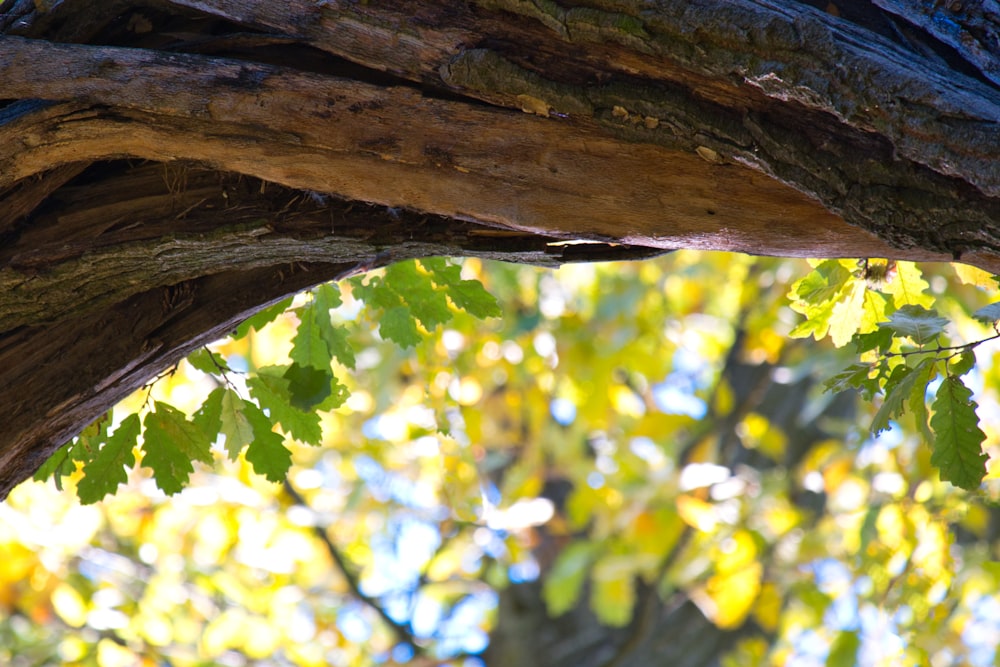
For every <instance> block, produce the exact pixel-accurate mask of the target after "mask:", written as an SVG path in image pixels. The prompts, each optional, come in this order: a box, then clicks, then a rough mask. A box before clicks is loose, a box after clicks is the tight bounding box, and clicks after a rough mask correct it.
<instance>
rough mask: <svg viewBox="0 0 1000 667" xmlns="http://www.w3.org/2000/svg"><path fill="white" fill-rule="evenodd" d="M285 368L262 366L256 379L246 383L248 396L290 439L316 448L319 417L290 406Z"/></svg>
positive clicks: (320, 432) (318, 433)
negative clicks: (253, 399) (251, 397)
mask: <svg viewBox="0 0 1000 667" xmlns="http://www.w3.org/2000/svg"><path fill="white" fill-rule="evenodd" d="M287 370H288V366H266V367H264V368H261V369H259V370H258V371H257V377H253V378H250V379H248V380H247V386H248V387H249V388H250V395H251V396H253V397H254V398H255V399H256V400H257V403H258V404H259V405H260V407H261V408H262V409H264V410H266V411H267V412H268V414H269V415H270V417H271V421H272V422H275V423H278V424H280V425H281V428H282V429H283V430H284V431H285V432H286V433H288V434H289V435H290V436H292V437H293V438H295V439H296V440H299V441H301V442H304V443H307V444H310V445H318V444H320V442H321V441H322V439H323V431H322V429H321V428H320V425H319V422H320V419H319V415H318V414H316V413H315V412H308V413H306V412H303V411H302V410H299V409H298V408H295V407H292V403H291V400H292V398H291V393H290V391H289V388H288V384H289V383H288V380H287V379H285V378H284V377H283V376H284V374H285V373H286V372H287Z"/></svg>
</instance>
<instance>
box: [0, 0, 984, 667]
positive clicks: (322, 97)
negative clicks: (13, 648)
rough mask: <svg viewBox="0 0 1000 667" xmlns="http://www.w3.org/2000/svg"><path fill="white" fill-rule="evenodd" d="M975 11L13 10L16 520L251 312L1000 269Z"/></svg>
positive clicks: (197, 6) (209, 0) (8, 303)
mask: <svg viewBox="0 0 1000 667" xmlns="http://www.w3.org/2000/svg"><path fill="white" fill-rule="evenodd" d="M961 4H962V5H975V6H971V7H966V8H963V7H962V6H961V5H960V4H959V3H933V6H931V4H928V3H922V2H916V1H915V0H873V1H872V2H868V1H862V0H843V1H840V2H837V1H836V0H834V2H827V1H826V0H815V1H813V0H809V1H803V2H782V3H778V2H774V1H773V0H728V1H725V2H724V1H722V0H694V1H674V0H660V1H658V2H638V1H637V0H585V1H584V0H581V1H580V2H573V3H570V2H565V3H562V4H556V3H553V2H534V1H530V2H529V1H527V0H478V1H467V2H459V1H456V0H394V1H393V2H388V1H382V0H374V1H370V2H366V3H356V2H348V1H339V0H338V1H316V0H287V1H286V2H280V3H277V2H273V1H271V0H148V1H146V2H125V1H123V0H56V1H53V2H47V3H37V2H34V1H33V0H0V203H2V205H0V378H2V382H0V405H3V406H4V407H5V408H6V412H5V414H6V417H7V419H6V423H5V426H6V428H5V430H4V434H3V435H2V436H0V498H2V497H5V496H6V494H7V493H8V492H9V491H10V489H11V488H12V487H13V486H14V485H15V484H17V483H18V482H19V481H21V480H23V479H24V478H26V477H27V476H29V475H30V474H31V473H32V472H33V471H34V470H35V469H36V468H37V466H38V465H39V464H40V463H41V462H42V461H43V460H44V459H45V458H46V457H47V456H48V455H49V454H50V453H51V452H52V451H54V449H55V448H56V447H58V446H59V445H60V444H61V443H62V442H64V441H65V440H66V439H68V438H69V437H71V436H72V435H73V434H75V433H76V432H77V431H79V429H80V428H82V427H83V426H84V425H85V424H86V423H87V422H88V421H89V420H91V419H93V418H94V417H96V416H98V415H100V414H101V413H102V412H104V411H105V410H106V409H107V408H108V407H109V406H111V405H112V404H114V403H115V402H116V401H118V400H119V399H120V398H122V397H123V396H125V395H126V394H128V393H129V392H130V391H132V390H133V389H135V388H137V387H139V386H141V385H142V384H143V383H144V382H146V381H147V380H148V379H149V378H150V377H152V376H154V375H156V374H157V373H159V372H160V371H162V370H163V369H165V368H168V367H169V366H170V365H172V364H174V363H176V362H177V360H178V359H180V358H181V357H183V356H184V355H185V354H186V353H187V352H189V351H190V350H192V349H194V348H195V347H197V346H198V345H201V344H203V343H204V342H207V341H209V340H211V339H213V338H216V337H218V336H220V335H222V334H224V333H225V332H226V331H228V330H229V329H231V328H232V327H234V326H235V325H236V323H238V322H239V321H240V320H241V319H242V318H244V317H246V316H247V315H248V314H250V313H252V312H253V311H254V310H256V309H258V308H260V307H261V306H263V305H266V304H267V303H271V302H273V301H275V300H278V299H280V298H281V297H283V296H285V295H287V294H289V293H292V292H295V291H298V290H301V289H304V288H307V287H309V286H311V285H314V284H316V283H319V282H322V281H325V280H330V279H334V278H338V277H342V276H346V275H350V274H352V273H355V272H358V271H363V270H366V269H367V268H370V267H372V266H377V265H380V264H383V263H386V262H389V261H393V260H396V259H402V258H405V257H419V256H428V255H439V254H446V255H477V256H482V257H489V258H495V259H507V260H511V261H521V262H531V263H536V264H542V265H556V264H559V263H561V262H564V261H572V260H577V259H582V260H588V259H590V260H592V259H614V258H638V257H643V256H649V255H653V254H656V253H657V252H660V251H663V250H665V249H670V248H678V247H689V248H702V249H718V250H739V251H745V252H751V253H757V254H774V255H787V256H811V257H815V256H824V257H831V256H842V257H843V256H847V257H856V256H888V257H894V258H898V259H915V260H931V261H936V260H950V259H952V258H959V257H960V258H961V259H962V261H966V262H969V263H972V264H975V265H978V266H980V267H983V268H986V269H989V270H992V271H994V272H1000V252H998V249H1000V208H998V207H1000V167H998V160H997V156H998V155H1000V132H998V125H997V124H998V121H1000V91H998V89H997V83H998V74H997V73H998V71H1000V67H998V65H997V63H998V59H997V52H998V40H997V28H996V3H995V2H992V0H990V1H989V2H984V3H979V4H976V3H961ZM939 5H940V6H939ZM566 239H587V240H591V241H593V242H594V243H593V244H592V245H586V246H560V245H554V244H553V243H552V241H556V240H566ZM679 613H680V612H679ZM683 615H684V618H688V616H687V612H686V611H685V612H683ZM691 618H695V619H696V626H697V627H698V628H699V630H698V631H699V632H701V630H702V629H704V625H703V620H702V621H701V623H702V625H698V622H697V618H700V616H698V617H697V618H696V616H691ZM668 620H669V619H668ZM686 622H687V621H685V623H686ZM691 636H700V635H696V634H695V633H694V632H693V631H692V633H691ZM714 641H715V640H706V641H705V642H701V643H702V644H706V645H707V644H710V643H712V642H714ZM661 649H662V650H666V648H664V647H660V649H657V652H659V653H660V654H661V655H662V651H661ZM498 650H499V649H498ZM713 655H714V656H716V657H717V652H715V653H711V652H710V655H707V656H705V658H704V661H703V662H705V663H706V664H708V663H710V662H711V660H712V659H713ZM695 656H696V654H695V652H693V651H690V650H685V651H684V657H685V658H686V659H687V662H686V663H684V664H695V661H694V658H695ZM699 660H701V659H700V658H699ZM553 664H555V663H553ZM678 664H680V663H678Z"/></svg>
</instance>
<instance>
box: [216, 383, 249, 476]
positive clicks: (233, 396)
mask: <svg viewBox="0 0 1000 667" xmlns="http://www.w3.org/2000/svg"><path fill="white" fill-rule="evenodd" d="M247 405H248V403H247V402H246V401H244V400H243V399H242V398H240V396H239V394H237V393H236V392H235V391H233V390H231V389H229V390H227V391H226V392H225V394H223V396H222V401H221V404H220V406H219V422H220V429H219V432H220V433H222V435H224V436H226V452H227V453H228V454H229V458H230V459H231V460H233V461H235V460H236V459H237V457H239V455H240V452H242V451H243V448H244V447H246V446H247V445H248V444H250V443H251V442H253V428H252V427H251V426H250V421H249V420H248V419H247V416H246V414H245V411H246V407H247Z"/></svg>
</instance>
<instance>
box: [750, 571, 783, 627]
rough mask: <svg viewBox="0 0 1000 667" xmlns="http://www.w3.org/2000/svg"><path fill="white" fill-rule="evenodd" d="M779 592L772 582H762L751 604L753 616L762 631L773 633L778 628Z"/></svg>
mask: <svg viewBox="0 0 1000 667" xmlns="http://www.w3.org/2000/svg"><path fill="white" fill-rule="evenodd" d="M781 603H782V600H781V593H780V592H779V591H778V587H777V586H775V585H774V584H772V583H767V584H764V586H763V587H761V589H760V594H759V595H758V596H757V602H756V603H755V604H754V606H753V610H752V613H753V617H754V620H756V621H757V624H758V625H760V627H761V629H763V630H764V632H769V633H773V632H774V631H775V630H777V629H778V620H779V619H780V618H781Z"/></svg>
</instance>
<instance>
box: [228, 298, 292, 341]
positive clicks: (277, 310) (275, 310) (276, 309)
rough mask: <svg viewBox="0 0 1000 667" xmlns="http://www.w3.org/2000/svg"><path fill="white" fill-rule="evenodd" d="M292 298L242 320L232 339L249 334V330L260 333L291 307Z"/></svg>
mask: <svg viewBox="0 0 1000 667" xmlns="http://www.w3.org/2000/svg"><path fill="white" fill-rule="evenodd" d="M293 298H294V297H288V298H287V299H282V300H281V301H279V302H277V303H275V304H273V305H271V306H268V307H267V308H264V309H263V310H260V311H258V312H257V313H256V314H254V315H251V316H250V317H249V318H247V319H246V320H244V321H243V323H242V324H240V325H239V326H238V327H236V331H235V332H234V333H233V337H234V338H243V337H245V336H246V335H247V334H248V333H250V329H255V330H256V331H260V330H261V329H263V328H264V326H265V325H266V324H269V323H271V322H273V321H274V320H276V319H278V315H281V314H282V313H283V312H285V311H286V310H288V307H289V306H290V305H292V299H293Z"/></svg>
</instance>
